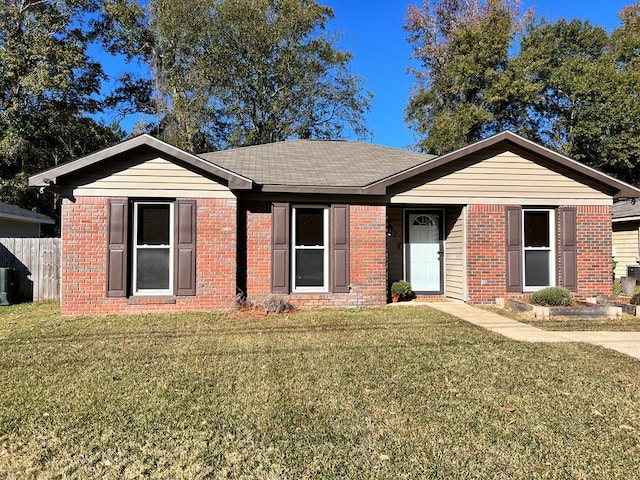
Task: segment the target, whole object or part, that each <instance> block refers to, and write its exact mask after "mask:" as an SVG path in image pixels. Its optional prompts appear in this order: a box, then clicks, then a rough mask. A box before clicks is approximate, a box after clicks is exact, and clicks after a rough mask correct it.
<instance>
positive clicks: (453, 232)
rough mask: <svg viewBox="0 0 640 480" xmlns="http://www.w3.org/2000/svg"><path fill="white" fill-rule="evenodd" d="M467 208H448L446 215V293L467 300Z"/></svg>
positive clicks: (448, 295)
mask: <svg viewBox="0 0 640 480" xmlns="http://www.w3.org/2000/svg"><path fill="white" fill-rule="evenodd" d="M465 218H466V208H464V207H451V208H447V210H446V216H445V225H446V227H445V232H446V235H447V236H446V239H445V294H446V296H447V297H451V298H455V299H457V300H463V301H464V300H467V292H466V285H467V268H466V247H465V246H466V232H465V224H466V221H465Z"/></svg>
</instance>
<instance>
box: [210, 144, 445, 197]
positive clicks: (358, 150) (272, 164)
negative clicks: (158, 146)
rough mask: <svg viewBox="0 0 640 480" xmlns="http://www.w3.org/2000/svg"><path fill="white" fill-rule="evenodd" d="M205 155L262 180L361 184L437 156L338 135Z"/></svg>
mask: <svg viewBox="0 0 640 480" xmlns="http://www.w3.org/2000/svg"><path fill="white" fill-rule="evenodd" d="M200 157H202V158H204V159H206V160H208V161H210V162H212V163H214V164H216V165H219V166H221V167H223V168H226V169H228V170H231V171H233V172H236V173H238V174H240V175H242V176H245V177H247V178H251V179H252V180H254V181H255V182H256V183H258V184H260V185H269V186H285V187H300V186H306V187H320V188H331V187H354V188H362V187H366V186H367V185H370V184H372V183H374V182H377V181H379V180H380V179H381V178H386V177H389V176H391V175H395V174H397V173H399V172H402V171H403V170H406V169H408V168H412V167H415V166H416V165H419V164H422V163H424V162H426V161H428V160H430V159H432V158H434V156H433V155H425V154H422V153H416V152H410V151H407V150H400V149H397V148H391V147H382V146H379V145H372V144H369V143H362V142H351V141H336V140H289V141H285V142H278V143H271V144H267V145H256V146H252V147H243V148H236V149H234V150H225V151H220V152H212V153H205V154H202V155H200Z"/></svg>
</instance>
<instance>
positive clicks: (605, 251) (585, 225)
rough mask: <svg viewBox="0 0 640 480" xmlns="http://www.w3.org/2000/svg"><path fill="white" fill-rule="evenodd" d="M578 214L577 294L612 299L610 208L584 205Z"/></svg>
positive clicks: (579, 208)
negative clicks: (609, 297)
mask: <svg viewBox="0 0 640 480" xmlns="http://www.w3.org/2000/svg"><path fill="white" fill-rule="evenodd" d="M576 209H577V214H578V234H577V237H578V292H577V295H578V296H580V297H592V296H596V295H611V294H612V293H613V282H612V275H611V273H612V270H611V269H612V263H611V262H612V258H611V254H612V244H611V237H612V234H611V207H610V206H594V205H584V206H578V207H576Z"/></svg>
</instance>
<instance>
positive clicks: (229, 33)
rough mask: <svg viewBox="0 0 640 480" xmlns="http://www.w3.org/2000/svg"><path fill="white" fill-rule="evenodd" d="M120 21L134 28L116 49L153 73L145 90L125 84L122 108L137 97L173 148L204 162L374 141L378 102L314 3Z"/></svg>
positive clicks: (159, 7) (133, 82)
mask: <svg viewBox="0 0 640 480" xmlns="http://www.w3.org/2000/svg"><path fill="white" fill-rule="evenodd" d="M123 5H124V7H123V8H124V9H125V11H130V10H128V9H127V6H128V3H127V1H126V0H121V1H120V6H121V7H122V6H123ZM114 12H115V14H114V15H111V16H110V17H108V18H107V19H106V21H107V22H112V23H114V24H120V25H126V28H125V27H122V28H121V30H120V33H121V34H120V35H114V36H113V37H112V38H111V40H110V42H108V46H109V48H112V49H118V48H122V46H125V48H126V50H127V51H128V52H129V53H130V54H131V58H136V56H137V58H138V59H139V60H142V61H144V62H145V63H146V64H147V65H149V67H150V71H151V72H152V78H150V79H146V80H145V79H142V80H141V79H139V78H138V79H134V78H133V77H126V78H125V79H124V82H123V83H122V86H121V87H120V89H118V91H117V92H115V93H116V95H115V96H114V99H115V101H118V100H123V99H125V100H126V99H131V98H132V97H131V96H130V93H131V92H137V96H135V100H134V101H135V103H136V104H137V105H138V106H140V107H142V108H143V109H144V110H145V111H147V112H149V113H150V112H153V113H155V116H156V119H157V122H156V124H155V125H152V126H148V127H147V128H149V127H151V128H152V129H153V130H155V131H156V133H158V134H159V135H160V136H161V137H163V138H164V139H166V140H168V141H170V142H171V143H173V144H175V145H178V146H180V147H182V148H185V149H187V150H190V151H196V152H197V151H203V150H211V149H222V148H229V147H236V146H243V145H254V144H260V143H269V142H275V141H280V140H284V139H287V138H292V137H293V138H342V137H344V136H346V135H347V134H355V135H356V136H358V137H366V136H367V135H368V134H369V132H368V130H367V127H366V124H365V114H366V112H367V111H368V110H369V107H370V98H371V94H370V93H369V92H367V91H365V90H364V89H363V88H362V80H361V79H360V78H359V77H357V76H355V75H354V74H353V73H352V72H351V71H350V70H349V63H350V61H351V58H352V57H351V54H350V53H349V52H345V51H341V50H339V49H338V47H337V40H336V38H335V37H333V36H332V35H330V34H329V33H327V31H326V28H327V23H328V22H329V21H330V20H331V18H333V11H332V10H331V9H330V8H328V7H324V6H321V5H319V4H318V3H316V2H315V1H313V0H256V1H251V2H247V1H243V0H194V1H188V2H187V1H175V0H152V1H150V2H149V8H148V10H147V11H144V10H142V9H140V10H139V11H138V14H137V15H135V16H133V17H128V18H125V19H124V22H123V21H122V20H121V17H119V16H118V11H117V9H114ZM194 12H197V15H194ZM111 31H115V30H113V29H112V30H111ZM131 32H133V33H131ZM134 53H135V54H134Z"/></svg>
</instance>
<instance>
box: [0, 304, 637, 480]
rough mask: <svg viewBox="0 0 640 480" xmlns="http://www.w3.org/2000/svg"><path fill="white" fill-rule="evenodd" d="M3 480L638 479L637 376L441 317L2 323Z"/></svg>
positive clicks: (423, 313)
mask: <svg viewBox="0 0 640 480" xmlns="http://www.w3.org/2000/svg"><path fill="white" fill-rule="evenodd" d="M0 368H1V372H2V375H0V478H10V479H11V478H38V479H53V478H96V477H99V478H107V479H110V478H113V479H116V478H118V479H120V478H149V477H151V478H160V479H173V478H178V479H179V478H247V479H248V478H256V479H276V478H295V479H301V478H321V479H324V478H362V479H368V478H388V479H398V478H407V479H414V478H459V479H470V478H477V479H480V478H483V479H484V478H522V479H533V478H541V479H542V478H554V479H555V478H567V479H569V478H578V479H581V478H584V479H587V478H608V479H614V478H620V479H623V478H624V479H628V478H632V477H633V475H635V474H636V473H637V472H639V471H640V409H639V408H638V405H639V401H640V382H639V380H638V378H639V377H638V369H639V368H640V363H638V362H637V361H635V360H632V359H631V358H628V357H626V356H624V355H620V354H616V353H615V352H612V351H609V350H605V349H600V348H597V347H593V346H587V345H578V344H558V345H540V344H525V343H516V342H511V341H509V340H506V339H504V338H502V337H499V336H498V335H495V334H492V333H489V332H486V331H484V330H482V329H479V328H476V327H474V326H471V325H469V324H466V323H464V322H461V321H459V320H457V319H455V318H453V317H450V316H447V315H445V314H443V313H439V312H436V311H434V310H431V309H429V308H428V307H416V308H379V309H350V310H308V311H301V312H297V313H296V314H294V315H288V316H277V317H276V316H274V317H267V318H264V317H259V318H242V317H233V316H225V315H222V314H182V315H147V316H110V317H100V318H74V319H67V318H61V317H60V316H59V315H58V313H57V309H56V307H55V306H53V305H51V304H40V305H23V306H16V307H4V308H2V309H1V310H0Z"/></svg>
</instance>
